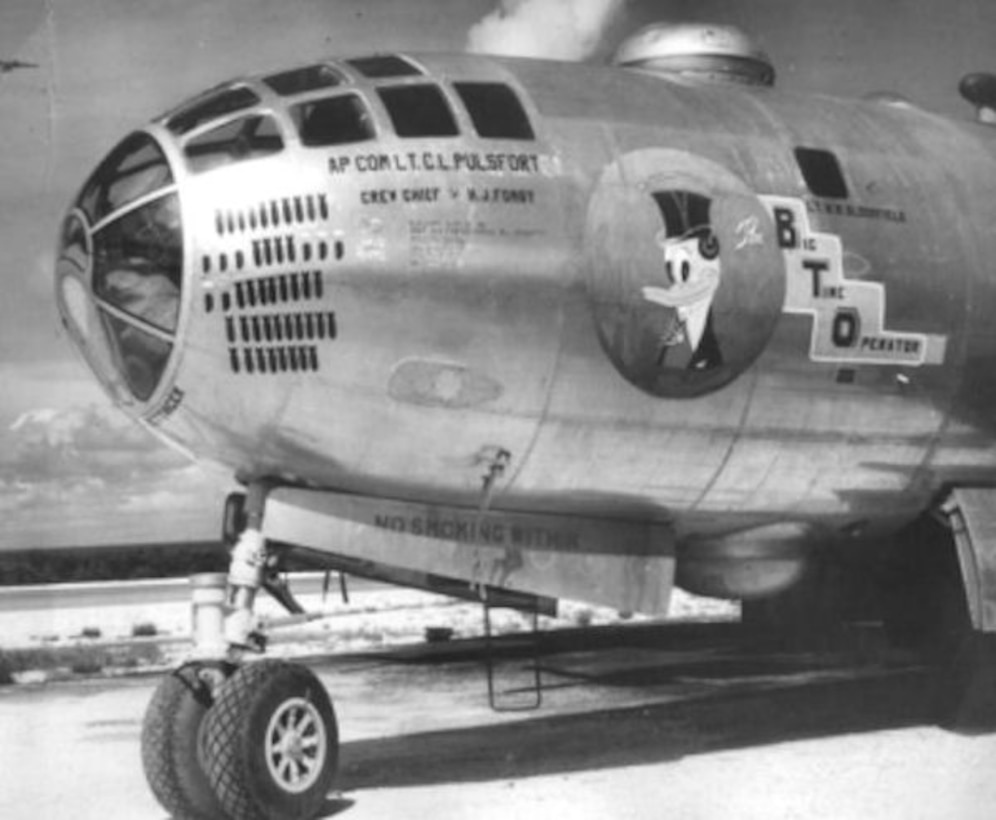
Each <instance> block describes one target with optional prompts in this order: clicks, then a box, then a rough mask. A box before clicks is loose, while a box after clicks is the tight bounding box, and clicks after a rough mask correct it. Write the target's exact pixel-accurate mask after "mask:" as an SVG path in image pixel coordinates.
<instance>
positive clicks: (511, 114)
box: [453, 83, 535, 140]
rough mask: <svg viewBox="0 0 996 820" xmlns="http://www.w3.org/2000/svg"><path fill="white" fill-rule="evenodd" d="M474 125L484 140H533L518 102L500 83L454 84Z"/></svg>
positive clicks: (520, 104)
mask: <svg viewBox="0 0 996 820" xmlns="http://www.w3.org/2000/svg"><path fill="white" fill-rule="evenodd" d="M453 87H454V88H455V89H456V92H457V94H459V95H460V99H461V100H463V104H464V105H465V106H467V113H468V114H470V118H471V120H473V122H474V128H475V129H476V131H477V133H478V135H479V136H481V137H486V138H488V139H510V140H531V139H535V135H534V134H533V128H532V126H531V125H530V124H529V117H528V116H527V115H526V111H525V109H524V108H523V107H522V103H521V102H519V98H518V97H517V96H516V95H515V92H514V91H512V89H511V88H509V87H508V86H507V85H502V84H501V83H454V84H453Z"/></svg>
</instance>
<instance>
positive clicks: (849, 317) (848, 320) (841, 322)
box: [833, 308, 861, 348]
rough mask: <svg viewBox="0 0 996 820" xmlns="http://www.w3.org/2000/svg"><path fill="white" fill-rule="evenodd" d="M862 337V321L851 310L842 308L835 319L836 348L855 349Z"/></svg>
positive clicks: (834, 341) (834, 339)
mask: <svg viewBox="0 0 996 820" xmlns="http://www.w3.org/2000/svg"><path fill="white" fill-rule="evenodd" d="M860 335H861V320H860V319H859V318H858V313H857V311H855V310H852V309H851V308H841V309H840V310H838V311H837V312H836V313H835V314H834V317H833V343H834V347H845V348H849V347H854V345H855V344H857V341H858V337H859V336H860Z"/></svg>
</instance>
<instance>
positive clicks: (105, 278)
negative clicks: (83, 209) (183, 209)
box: [93, 194, 183, 332]
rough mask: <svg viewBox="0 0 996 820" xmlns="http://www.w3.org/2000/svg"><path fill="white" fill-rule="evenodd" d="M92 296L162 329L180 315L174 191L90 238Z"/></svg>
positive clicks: (179, 235) (180, 241) (178, 235)
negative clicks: (92, 269)
mask: <svg viewBox="0 0 996 820" xmlns="http://www.w3.org/2000/svg"><path fill="white" fill-rule="evenodd" d="M93 246H94V277H93V287H94V291H95V293H96V294H97V296H98V297H99V298H101V299H103V300H105V301H107V302H109V303H110V304H112V305H114V306H115V307H117V308H120V309H121V310H123V311H126V312H127V313H129V314H130V315H132V316H135V317H137V318H139V319H142V320H144V321H146V322H148V323H149V324H152V325H155V326H156V327H158V328H161V329H162V330H167V331H170V332H172V331H175V330H176V326H177V319H178V317H179V314H180V288H181V278H182V272H183V237H182V233H181V226H180V208H179V201H178V199H177V196H176V194H169V195H167V196H164V197H162V198H161V199H157V200H155V201H154V202H150V203H149V204H147V205H143V206H142V207H141V208H136V209H135V210H134V211H131V212H130V213H127V214H125V215H124V216H122V217H121V218H120V219H117V220H115V221H114V222H112V223H111V224H109V225H107V226H105V227H104V228H102V229H101V230H100V231H98V232H97V233H96V234H95V235H94V237H93Z"/></svg>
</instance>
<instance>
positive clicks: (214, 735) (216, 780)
mask: <svg viewBox="0 0 996 820" xmlns="http://www.w3.org/2000/svg"><path fill="white" fill-rule="evenodd" d="M266 490H267V487H266V486H265V485H254V486H253V487H252V488H251V489H250V492H249V495H248V502H247V505H246V517H245V518H246V521H245V523H246V526H245V529H244V530H243V531H242V533H241V534H240V536H239V538H238V542H237V543H236V544H235V546H234V548H233V550H232V559H231V565H230V569H229V572H228V575H227V578H226V577H225V576H218V575H214V576H200V577H198V578H195V580H194V596H193V598H194V607H193V626H194V648H193V653H192V659H191V661H190V662H189V663H187V664H184V665H183V666H181V667H180V668H179V669H177V670H175V671H174V672H173V673H171V674H170V675H169V676H167V677H166V678H164V679H163V681H162V682H161V683H160V684H159V687H158V688H157V690H156V692H155V694H154V695H153V697H152V701H151V702H150V704H149V707H148V710H147V712H146V715H145V722H144V724H143V728H142V763H143V766H144V769H145V775H146V779H147V780H148V781H149V785H150V787H151V788H152V792H153V794H155V796H156V798H157V799H158V800H159V802H160V803H161V804H162V806H163V808H165V809H166V810H167V811H168V812H170V814H172V815H173V817H174V818H176V820H214V818H229V820H309V818H312V817H314V816H315V815H316V814H317V813H318V812H319V811H320V810H321V808H322V806H323V805H324V803H325V799H326V794H327V793H328V791H329V789H330V788H331V786H332V781H333V779H334V778H335V774H336V769H337V765H338V757H339V731H338V725H337V723H336V717H335V711H334V709H333V707H332V702H331V701H330V700H329V696H328V694H327V693H326V691H325V688H324V687H323V686H322V684H321V682H320V681H319V680H318V678H317V677H316V676H315V674H314V673H313V672H311V670H309V669H307V668H306V667H303V666H301V665H299V664H292V663H286V662H283V661H273V660H259V661H251V662H244V660H243V655H244V654H245V653H246V652H247V651H250V652H251V651H255V652H261V651H262V650H263V647H264V645H265V639H264V636H263V635H262V633H261V632H260V630H259V628H258V624H257V621H256V617H255V615H254V613H253V606H254V603H255V600H256V595H257V593H258V591H259V589H260V587H264V588H268V587H269V586H271V584H270V583H269V576H270V575H272V574H273V572H274V571H275V569H276V568H275V567H274V566H273V563H274V556H273V555H272V554H271V552H270V550H269V548H268V545H267V543H266V540H265V539H264V538H263V534H262V517H263V507H264V504H265V500H266ZM284 596H285V597H286V598H289V593H286V591H285V592H284Z"/></svg>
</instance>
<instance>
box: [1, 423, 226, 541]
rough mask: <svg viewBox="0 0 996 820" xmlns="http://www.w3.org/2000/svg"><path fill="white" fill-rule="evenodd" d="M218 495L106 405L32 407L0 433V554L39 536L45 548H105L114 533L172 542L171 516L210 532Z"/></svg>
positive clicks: (210, 483) (216, 485)
mask: <svg viewBox="0 0 996 820" xmlns="http://www.w3.org/2000/svg"><path fill="white" fill-rule="evenodd" d="M224 489H225V482H224V481H223V480H220V479H219V477H218V476H216V475H214V474H211V473H207V472H205V471H204V470H202V468H201V467H200V466H199V465H196V464H194V463H192V462H190V461H189V460H187V459H186V458H184V457H183V456H181V455H179V454H178V453H176V452H174V451H173V450H170V449H168V448H166V447H164V446H163V445H162V444H160V443H159V442H158V441H157V440H156V439H154V438H153V437H152V436H151V435H150V434H149V433H148V432H147V431H145V430H144V429H143V428H141V427H139V426H138V425H137V424H135V423H134V422H132V421H131V420H130V419H128V418H127V417H125V416H124V415H123V414H121V413H119V412H118V411H116V410H114V409H113V408H110V407H103V406H100V405H95V404H88V405H85V406H77V407H70V408H67V409H62V410H54V409H48V408H43V409H37V410H32V411H30V412H26V413H22V414H21V415H20V416H19V417H18V418H17V419H16V420H15V421H14V422H13V424H11V425H10V426H9V427H8V429H6V430H4V431H0V512H2V513H3V516H4V517H3V522H2V523H3V529H4V530H6V531H7V532H6V536H7V537H6V538H5V537H4V535H5V533H4V532H3V530H0V548H2V547H4V546H7V547H11V546H22V547H24V546H29V547H30V546H33V545H34V544H33V543H32V542H31V541H30V539H31V538H32V537H37V536H32V535H31V533H36V534H37V533H41V532H45V533H47V534H46V536H45V539H44V540H45V541H46V543H52V542H53V540H55V541H59V542H66V543H80V544H98V543H106V542H107V538H108V536H107V533H108V532H114V531H117V532H124V531H127V532H129V533H135V532H136V531H137V532H142V533H144V540H150V541H155V540H171V539H172V537H175V536H174V533H173V531H171V522H174V521H176V520H178V518H185V519H191V518H196V519H198V520H200V521H203V522H210V529H209V530H207V532H208V533H211V534H213V529H214V528H215V521H216V520H217V518H218V509H219V507H220V504H221V499H222V497H223V494H224ZM157 530H158V531H161V532H159V533H158V534H157ZM53 533H54V535H53ZM164 536H165V537H164ZM122 537H123V536H122ZM129 537H130V538H134V537H135V536H134V535H130V536H129ZM11 540H13V541H15V542H17V543H10V542H11Z"/></svg>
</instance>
